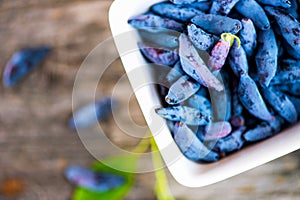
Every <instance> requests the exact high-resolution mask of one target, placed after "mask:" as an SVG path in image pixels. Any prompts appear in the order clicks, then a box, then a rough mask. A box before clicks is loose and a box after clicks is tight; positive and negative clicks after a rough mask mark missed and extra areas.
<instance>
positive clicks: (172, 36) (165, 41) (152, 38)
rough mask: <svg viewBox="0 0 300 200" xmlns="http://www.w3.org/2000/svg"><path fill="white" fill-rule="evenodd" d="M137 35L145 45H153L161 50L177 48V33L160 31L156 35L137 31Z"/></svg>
mask: <svg viewBox="0 0 300 200" xmlns="http://www.w3.org/2000/svg"><path fill="white" fill-rule="evenodd" d="M139 34H140V36H141V38H142V40H143V41H146V43H151V44H155V46H158V47H162V48H170V49H173V48H177V47H178V45H179V43H178V36H179V35H178V32H175V31H162V32H157V33H152V32H148V31H145V30H139Z"/></svg>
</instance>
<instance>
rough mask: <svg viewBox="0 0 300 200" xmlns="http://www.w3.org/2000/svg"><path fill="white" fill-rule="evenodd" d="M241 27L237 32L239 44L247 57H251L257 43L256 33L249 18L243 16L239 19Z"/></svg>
mask: <svg viewBox="0 0 300 200" xmlns="http://www.w3.org/2000/svg"><path fill="white" fill-rule="evenodd" d="M241 23H242V26H243V28H242V29H241V31H240V32H239V38H240V40H241V45H242V47H243V49H244V50H245V52H246V54H247V56H248V57H251V56H252V55H253V53H254V51H255V48H256V45H257V34H256V30H255V27H254V24H253V22H252V20H251V19H249V18H244V19H242V20H241Z"/></svg>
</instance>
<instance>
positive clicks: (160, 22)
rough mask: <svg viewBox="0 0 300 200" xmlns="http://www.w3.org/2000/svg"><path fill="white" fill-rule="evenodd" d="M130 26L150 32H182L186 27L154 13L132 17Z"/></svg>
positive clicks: (129, 22)
mask: <svg viewBox="0 0 300 200" xmlns="http://www.w3.org/2000/svg"><path fill="white" fill-rule="evenodd" d="M128 24H130V25H131V26H133V27H134V28H137V29H144V30H146V31H150V32H161V31H164V30H166V29H170V30H175V31H179V32H182V31H183V30H184V29H185V27H184V25H183V24H182V23H180V22H177V21H175V20H172V19H166V18H163V17H160V16H158V15H154V14H152V13H148V14H143V15H139V16H135V17H132V18H130V19H129V20H128Z"/></svg>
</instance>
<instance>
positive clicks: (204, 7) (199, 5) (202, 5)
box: [188, 0, 211, 12]
mask: <svg viewBox="0 0 300 200" xmlns="http://www.w3.org/2000/svg"><path fill="white" fill-rule="evenodd" d="M188 6H190V7H193V8H196V9H198V10H201V11H202V12H207V11H209V9H210V7H211V1H202V0H198V1H195V2H193V3H191V4H189V5H188Z"/></svg>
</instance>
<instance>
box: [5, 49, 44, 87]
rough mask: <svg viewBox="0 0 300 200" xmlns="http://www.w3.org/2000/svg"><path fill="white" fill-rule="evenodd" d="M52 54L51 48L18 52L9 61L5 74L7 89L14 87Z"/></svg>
mask: <svg viewBox="0 0 300 200" xmlns="http://www.w3.org/2000/svg"><path fill="white" fill-rule="evenodd" d="M49 52H50V48H49V47H36V48H27V49H23V50H20V51H18V52H16V53H15V54H14V55H13V56H12V58H11V59H10V60H9V61H8V63H7V64H6V66H5V69H4V72H3V84H4V86H5V87H13V86H15V85H16V84H18V83H19V82H20V81H21V80H22V79H23V78H24V77H25V76H26V75H28V74H29V73H30V72H32V70H34V69H35V68H37V67H38V66H39V65H40V63H41V62H42V61H43V60H44V59H45V57H46V56H47V55H48V53H49Z"/></svg>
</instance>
